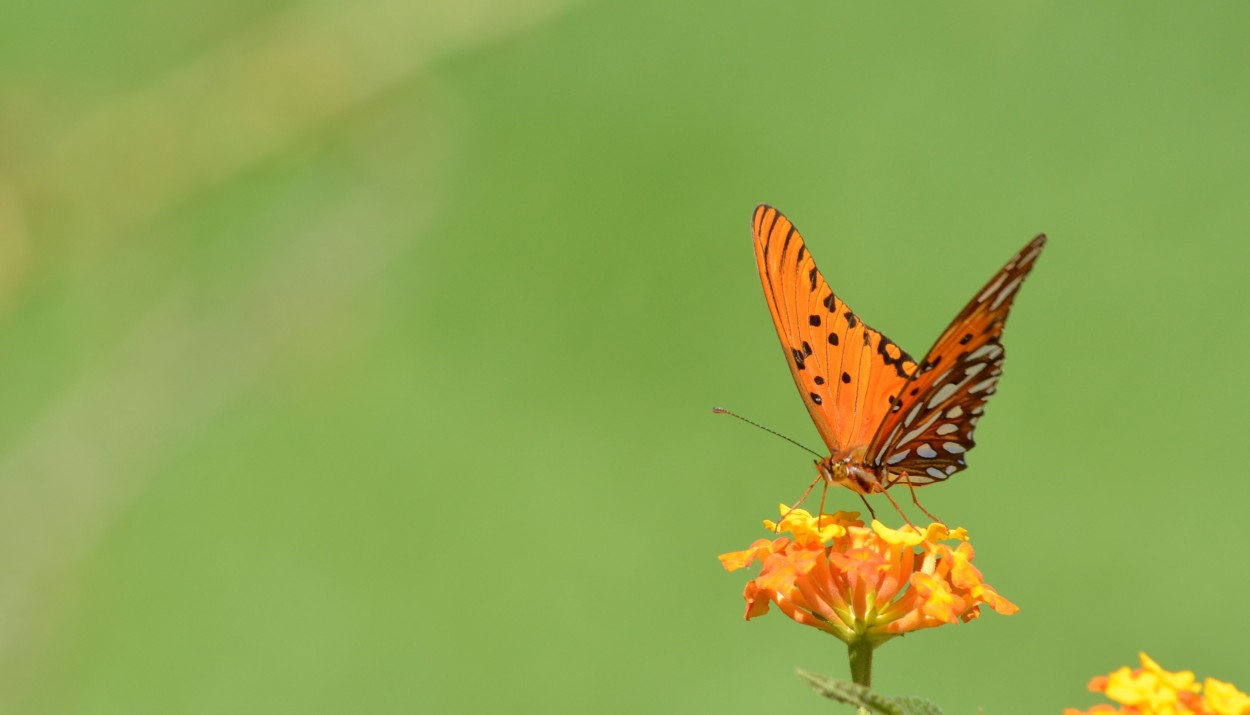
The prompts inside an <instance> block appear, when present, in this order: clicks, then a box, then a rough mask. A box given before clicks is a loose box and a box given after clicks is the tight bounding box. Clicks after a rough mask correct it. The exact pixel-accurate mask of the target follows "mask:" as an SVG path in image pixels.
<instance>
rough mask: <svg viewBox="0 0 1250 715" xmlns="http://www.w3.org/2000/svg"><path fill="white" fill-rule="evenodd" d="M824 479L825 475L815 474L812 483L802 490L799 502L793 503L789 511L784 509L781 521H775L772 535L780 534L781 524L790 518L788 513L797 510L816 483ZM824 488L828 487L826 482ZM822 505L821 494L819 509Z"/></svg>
mask: <svg viewBox="0 0 1250 715" xmlns="http://www.w3.org/2000/svg"><path fill="white" fill-rule="evenodd" d="M824 478H825V475H823V474H817V475H816V478H815V479H814V480H812V483H811V484H808V485H807V489H804V490H803V496H801V497H799V500H798V501H796V502H794V504H792V505H791V506H790V508H789V509H786V513H784V514H782V515H781V519H780V520H778V521H777V526H776V528H774V529H773V533H774V534H776V533H780V532H781V522H783V521H785V520H786V517H787V516H790V512H792V511H794V510H795V509H798V508H799V505H800V504H802V503H803V502H804V501H805V500H806V499H807V495H808V494H811V493H812V489H814V488H815V487H816V482H819V481H820V480H822V479H824ZM825 486H826V487H827V486H828V482H826V483H825ZM824 505H825V497H824V494H821V496H820V506H821V509H824Z"/></svg>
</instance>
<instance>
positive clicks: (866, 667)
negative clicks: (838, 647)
mask: <svg viewBox="0 0 1250 715" xmlns="http://www.w3.org/2000/svg"><path fill="white" fill-rule="evenodd" d="M846 650H847V655H848V656H849V658H850V660H851V682H853V683H855V684H857V685H862V686H864V687H865V688H867V687H871V686H872V643H871V642H869V640H868V639H867V638H862V639H860V640H857V641H855V642H854V643H851V644H850V645H848V646H847V647H846ZM857 715H870V713H869V712H868V711H867V710H865V709H864V708H859V711H858V714H857Z"/></svg>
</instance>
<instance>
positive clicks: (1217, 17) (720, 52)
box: [0, 0, 1250, 714]
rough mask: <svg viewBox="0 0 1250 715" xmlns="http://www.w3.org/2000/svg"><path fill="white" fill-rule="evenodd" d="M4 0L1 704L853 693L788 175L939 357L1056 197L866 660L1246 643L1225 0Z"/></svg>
mask: <svg viewBox="0 0 1250 715" xmlns="http://www.w3.org/2000/svg"><path fill="white" fill-rule="evenodd" d="M0 8H2V13H0V14H2V16H3V18H4V22H3V23H0V396H3V398H2V399H0V657H2V658H3V662H2V664H0V666H2V667H0V712H6V713H8V712H13V713H206V714H207V713H223V712H231V713H285V712H291V713H302V714H313V713H343V712H368V713H411V712H466V713H473V712H548V713H582V712H611V713H616V712H619V713H635V712H674V713H676V712H681V713H687V712H760V711H764V710H767V711H770V712H780V711H788V710H801V711H812V712H827V711H829V706H828V705H827V704H826V703H823V702H822V701H820V700H818V699H817V698H816V696H814V695H813V694H812V693H810V692H809V691H808V690H807V689H806V688H805V686H803V685H802V684H801V683H800V681H799V680H798V678H796V677H795V675H794V672H793V668H794V667H795V666H802V667H804V668H808V669H812V670H817V671H823V672H829V673H833V674H837V675H844V674H845V673H846V666H845V655H844V651H843V650H842V649H841V647H840V645H839V644H838V643H837V642H835V641H833V640H832V639H831V638H829V637H827V636H823V635H821V634H819V633H817V632H815V631H814V630H811V629H805V628H800V627H798V626H795V625H794V624H792V623H791V622H789V621H787V620H786V619H784V618H783V617H781V616H780V615H777V614H773V615H770V616H768V617H766V618H763V619H761V620H758V621H752V622H750V623H746V622H744V621H743V620H742V608H743V606H742V601H741V596H740V594H741V588H742V584H743V583H744V581H745V578H746V576H745V575H744V574H742V573H735V574H727V573H724V572H723V571H721V569H720V566H719V564H718V563H717V561H716V555H717V554H718V553H721V552H724V551H730V550H735V549H739V548H743V547H745V546H746V545H747V544H749V543H750V542H751V541H752V540H754V539H755V538H757V537H760V536H764V535H766V534H765V533H764V532H763V530H762V529H761V528H760V527H759V521H760V519H762V518H765V517H771V516H773V515H774V514H775V513H776V512H775V509H776V504H777V503H778V502H780V501H790V500H793V499H794V498H796V497H797V496H798V494H799V493H800V492H801V490H802V488H803V487H804V486H805V485H806V484H807V483H808V482H809V481H810V479H811V478H812V477H813V476H814V471H813V467H812V465H811V462H810V458H809V457H808V456H807V455H805V454H804V453H803V452H801V451H800V450H797V449H795V448H793V447H792V446H790V445H787V444H786V443H784V442H782V441H781V440H777V439H774V438H772V437H770V436H768V435H766V434H764V433H762V432H758V431H755V430H751V429H750V428H748V427H746V426H744V425H742V424H740V423H737V422H734V421H732V420H729V419H725V418H718V417H714V416H713V415H712V414H711V413H710V408H711V407H712V406H713V405H724V406H727V407H730V408H733V409H735V410H737V411H740V412H742V413H744V414H746V415H749V416H750V417H752V418H754V419H756V420H759V421H761V422H764V423H766V424H768V425H770V426H771V427H773V428H775V429H777V430H780V431H782V432H785V433H786V434H789V435H792V436H794V437H795V438H797V439H800V440H801V441H805V442H807V443H810V444H812V445H816V444H818V443H819V439H818V438H817V437H816V435H815V431H814V430H813V429H812V427H811V425H810V424H809V422H808V418H807V415H806V412H805V411H804V410H803V409H802V407H801V405H800V402H799V399H798V397H797V396H796V394H795V390H794V387H793V385H792V383H791V380H790V377H789V374H788V372H787V370H786V368H785V366H784V364H783V358H782V355H781V353H780V352H779V351H778V348H777V344H776V342H777V341H776V336H775V334H774V332H773V328H772V326H771V325H770V323H769V319H768V313H767V310H766V308H765V304H764V300H763V296H762V293H761V290H760V286H759V284H758V278H757V276H756V274H755V266H754V258H753V255H752V250H751V246H750V236H749V220H750V215H751V211H752V209H753V208H754V206H755V205H756V204H757V203H759V202H762V201H767V202H770V203H773V204H775V205H777V206H778V207H779V208H781V209H782V210H783V211H785V212H786V213H787V214H788V215H789V216H790V217H791V218H792V219H793V220H794V221H795V222H796V223H797V225H798V226H799V227H800V229H801V230H802V231H803V232H804V234H805V236H806V238H807V241H808V245H809V247H810V248H811V250H812V252H813V253H814V255H815V256H816V258H817V260H818V261H819V262H820V264H821V266H822V268H823V271H824V273H825V275H826V277H827V278H828V279H829V281H830V283H831V284H832V285H833V286H834V288H835V290H837V291H838V292H839V294H840V295H841V296H842V297H843V298H845V299H846V300H847V301H848V302H849V303H850V304H851V305H852V306H854V307H855V309H856V310H857V311H858V312H859V313H860V315H861V316H863V317H864V318H865V319H866V320H868V321H869V322H870V323H872V324H873V325H874V326H875V327H878V328H880V329H882V330H884V331H885V332H886V333H887V334H888V335H890V336H891V337H892V338H893V339H895V340H896V341H898V342H899V343H901V344H902V345H904V346H905V347H906V348H908V349H909V350H910V351H911V352H913V353H916V354H922V353H923V352H924V351H925V349H926V347H927V345H928V344H929V341H931V340H932V339H933V338H934V337H936V335H937V334H938V333H939V332H940V331H941V329H942V328H943V327H944V326H945V325H946V323H947V321H948V320H950V318H951V317H952V316H953V315H955V313H956V312H958V310H959V309H960V308H961V307H962V306H963V304H964V302H965V301H966V300H968V299H969V298H970V297H971V296H972V295H973V293H974V292H975V290H976V289H977V288H978V287H980V286H981V285H982V284H983V282H984V281H985V280H986V279H987V278H988V277H989V276H990V275H992V273H993V272H994V270H996V269H997V268H998V267H999V266H1000V265H1001V264H1002V262H1003V261H1004V260H1006V259H1007V258H1008V257H1009V256H1010V255H1011V254H1012V252H1013V251H1015V250H1016V249H1017V248H1018V247H1019V246H1020V245H1022V244H1023V243H1024V242H1025V241H1026V240H1027V239H1028V238H1030V237H1031V236H1032V235H1033V234H1035V233H1037V232H1040V231H1045V232H1047V233H1049V234H1050V236H1051V239H1052V242H1051V244H1050V246H1049V247H1048V249H1047V252H1046V255H1044V256H1043V257H1042V259H1041V261H1040V263H1039V265H1038V268H1037V270H1036V271H1035V273H1034V274H1033V277H1032V279H1031V280H1030V281H1029V283H1028V285H1027V286H1026V287H1025V289H1024V290H1023V291H1022V294H1021V296H1020V299H1019V301H1018V302H1017V304H1016V308H1015V311H1014V312H1013V318H1012V321H1011V325H1010V326H1009V328H1008V330H1007V337H1006V343H1007V345H1008V346H1009V350H1008V351H1009V353H1010V356H1011V357H1010V359H1009V360H1008V361H1007V368H1006V377H1005V379H1004V380H1003V381H1002V383H1001V385H1000V390H999V396H998V397H996V398H995V399H994V400H993V402H992V403H991V406H990V408H989V410H988V414H989V417H988V418H987V419H986V420H985V421H983V422H982V423H981V426H980V429H979V430H978V432H977V439H978V442H979V446H978V448H977V449H976V450H975V452H974V453H973V455H972V456H971V458H970V460H969V461H970V465H971V466H970V469H969V470H968V471H966V472H964V473H962V474H960V475H959V476H958V477H957V478H955V479H952V480H951V481H950V482H948V483H946V484H943V485H939V486H935V487H933V488H932V489H926V490H925V492H924V493H923V497H924V500H925V503H926V505H927V506H928V507H929V508H930V509H931V510H933V511H934V512H936V513H937V514H938V515H940V516H942V517H944V518H945V519H947V520H948V521H950V522H952V523H955V524H960V525H963V526H965V527H967V528H968V529H969V530H970V531H971V533H972V535H973V539H974V544H975V545H976V547H977V549H978V557H977V564H978V565H979V566H980V567H981V568H982V569H983V570H984V572H985V574H986V579H987V580H988V581H989V582H990V583H991V584H993V585H994V586H996V587H997V588H998V589H999V590H1000V591H1001V592H1002V593H1003V594H1004V595H1006V596H1007V597H1008V598H1011V599H1013V600H1014V601H1015V602H1017V603H1018V604H1019V605H1020V606H1021V607H1022V611H1021V612H1020V613H1019V614H1018V615H1016V616H1013V617H1010V618H1005V617H1002V616H998V615H996V614H988V615H987V616H986V617H984V618H982V619H981V620H980V621H978V622H974V623H972V624H969V625H964V626H959V627H952V628H944V629H938V630H934V631H926V632H921V633H918V634H915V635H912V636H909V637H907V638H905V639H903V640H901V641H895V642H892V643H891V644H889V645H888V646H887V647H885V648H884V649H883V650H881V651H880V652H879V653H878V656H877V670H876V673H875V676H876V683H875V684H876V685H877V686H878V687H879V688H880V689H881V690H883V691H885V692H887V693H909V694H919V695H924V696H928V697H931V698H933V699H935V700H937V701H939V702H940V703H942V704H943V705H944V706H945V707H946V708H947V712H949V713H971V712H975V711H976V708H977V707H984V708H985V712H987V713H1038V714H1041V713H1058V712H1060V711H1061V709H1062V708H1063V707H1064V706H1082V707H1084V706H1088V705H1089V704H1091V703H1093V702H1096V699H1095V698H1094V697H1093V696H1092V695H1090V694H1089V693H1087V692H1086V691H1085V684H1086V682H1087V680H1088V679H1089V677H1090V676H1093V675H1095V674H1100V673H1105V672H1108V671H1110V670H1112V669H1114V668H1116V667H1118V666H1120V665H1122V664H1134V663H1135V662H1136V653H1137V651H1138V650H1141V649H1144V650H1146V651H1147V652H1149V653H1150V654H1151V655H1152V656H1154V657H1155V658H1156V659H1158V660H1159V661H1160V662H1161V663H1162V664H1163V665H1164V666H1165V667H1169V668H1172V669H1182V668H1188V669H1193V670H1195V671H1197V672H1198V673H1199V675H1200V676H1202V675H1211V676H1215V677H1219V678H1222V679H1225V680H1232V681H1234V682H1235V683H1237V684H1239V685H1240V686H1241V687H1242V688H1243V689H1247V688H1250V663H1248V662H1247V658H1246V656H1245V644H1244V637H1245V634H1246V633H1247V632H1250V609H1247V608H1246V607H1245V604H1246V593H1247V587H1248V586H1250V576H1247V571H1246V569H1245V566H1244V562H1243V560H1242V559H1243V554H1244V552H1245V549H1246V540H1247V536H1248V531H1250V528H1248V527H1247V520H1246V500H1247V497H1248V496H1250V494H1248V492H1250V490H1248V489H1247V486H1246V484H1247V482H1246V479H1247V477H1246V475H1245V472H1244V462H1245V458H1244V455H1242V454H1241V453H1240V452H1238V450H1239V449H1240V448H1241V447H1242V446H1244V445H1245V443H1246V438H1245V436H1244V434H1243V433H1242V430H1243V429H1244V428H1245V421H1246V420H1245V404H1246V399H1247V398H1248V397H1250V378H1248V377H1247V371H1246V369H1245V367H1244V364H1243V355H1244V354H1245V353H1246V351H1247V349H1250V337H1248V335H1247V317H1246V309H1247V307H1248V304H1250V301H1247V299H1246V297H1245V292H1244V284H1245V281H1246V276H1247V270H1248V268H1250V242H1248V241H1247V238H1248V236H1250V215H1247V206H1248V202H1247V192H1248V189H1250V132H1248V131H1247V127H1248V126H1250V81H1248V80H1250V73H1248V71H1247V70H1248V68H1250V45H1247V43H1246V41H1245V27H1246V24H1247V22H1248V21H1250V10H1246V9H1244V6H1241V5H1234V4H1221V5H1211V6H1199V5H1187V4H1186V5H1182V4H1173V3H1140V2H1134V3H1130V2H1108V3H1078V2H1062V3H1048V2H1024V3H1011V4H1007V5H1003V4H994V3H967V2H965V3H936V4H935V3H908V4H901V5H899V4H896V5H889V4H885V5H882V4H877V3H846V2H801V3H769V4H765V3H758V4H753V3H716V2H697V3H667V2H655V1H652V0H640V1H636V2H572V1H570V0H536V1H532V2H525V3H516V2H505V1H503V0H462V1H460V2H456V3H446V4H422V3H415V4H413V3H401V2H391V1H387V0H362V1H360V2H354V3H347V2H337V3H336V2H278V1H268V2H260V3H256V2H239V1H227V2H219V3H199V4H196V5H194V6H192V5H185V4H178V3H167V2H155V1H154V0H109V1H105V2H96V3H70V4H55V3H36V2H30V1H27V2H11V1H10V2H3V3H2V4H0ZM831 496H832V497H833V498H834V500H833V502H831V504H832V505H833V506H840V507H845V508H855V507H856V506H857V505H858V501H857V500H855V499H854V498H853V497H852V496H851V495H850V494H849V493H846V492H841V493H834V494H832V495H831ZM879 511H880V509H879ZM885 513H888V507H887V511H886V512H885Z"/></svg>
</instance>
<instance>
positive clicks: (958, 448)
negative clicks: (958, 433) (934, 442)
mask: <svg viewBox="0 0 1250 715" xmlns="http://www.w3.org/2000/svg"><path fill="white" fill-rule="evenodd" d="M942 449H944V450H946V451H947V452H950V453H951V454H963V453H964V452H967V451H968V450H966V449H964V446H963V445H962V444H960V443H958V442H943V443H942Z"/></svg>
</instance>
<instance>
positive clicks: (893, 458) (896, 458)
mask: <svg viewBox="0 0 1250 715" xmlns="http://www.w3.org/2000/svg"><path fill="white" fill-rule="evenodd" d="M909 454H911V450H910V449H905V450H903V451H902V452H895V453H894V454H891V455H890V458H889V459H887V460H885V463H886V464H898V463H899V462H901V461H903V460H904V459H907V455H909Z"/></svg>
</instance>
